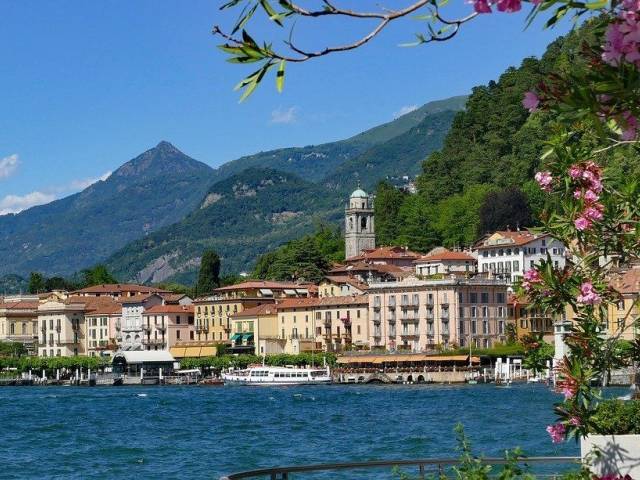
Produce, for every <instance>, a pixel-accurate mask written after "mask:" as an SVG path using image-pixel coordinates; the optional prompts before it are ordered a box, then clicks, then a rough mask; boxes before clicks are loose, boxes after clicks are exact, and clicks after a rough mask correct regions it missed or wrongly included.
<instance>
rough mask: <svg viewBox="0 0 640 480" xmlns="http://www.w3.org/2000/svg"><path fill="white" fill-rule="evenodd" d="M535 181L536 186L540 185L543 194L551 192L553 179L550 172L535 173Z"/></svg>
mask: <svg viewBox="0 0 640 480" xmlns="http://www.w3.org/2000/svg"><path fill="white" fill-rule="evenodd" d="M535 179H536V182H538V185H540V188H541V189H542V190H544V191H545V192H550V191H551V190H552V184H553V177H552V176H551V172H549V171H544V172H538V173H536V176H535Z"/></svg>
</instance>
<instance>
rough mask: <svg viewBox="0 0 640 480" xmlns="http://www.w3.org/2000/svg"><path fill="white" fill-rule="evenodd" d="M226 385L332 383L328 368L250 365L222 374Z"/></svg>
mask: <svg viewBox="0 0 640 480" xmlns="http://www.w3.org/2000/svg"><path fill="white" fill-rule="evenodd" d="M222 380H223V381H224V384H225V385H269V386H273V385H320V384H327V383H331V372H330V371H329V367H326V368H300V367H293V366H287V367H269V366H264V365H260V366H250V367H249V368H247V369H246V370H235V371H230V372H228V373H223V374H222Z"/></svg>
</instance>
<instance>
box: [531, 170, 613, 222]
mask: <svg viewBox="0 0 640 480" xmlns="http://www.w3.org/2000/svg"><path fill="white" fill-rule="evenodd" d="M568 173H569V176H570V177H571V178H572V179H573V180H574V181H575V182H576V183H578V188H577V189H576V190H575V191H574V192H573V197H574V198H575V199H578V200H579V199H582V200H583V201H584V209H583V210H582V213H580V215H579V216H578V217H577V218H576V219H575V220H574V225H575V227H576V228H577V229H578V230H580V231H584V230H588V229H589V228H591V226H592V225H593V222H597V221H600V220H602V218H603V217H604V215H603V212H604V205H602V204H601V203H600V202H598V200H600V193H602V170H601V169H600V167H599V166H598V165H597V164H595V163H594V162H587V163H586V164H584V165H572V166H571V167H570V168H569V172H568ZM538 183H539V182H538Z"/></svg>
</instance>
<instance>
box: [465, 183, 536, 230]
mask: <svg viewBox="0 0 640 480" xmlns="http://www.w3.org/2000/svg"><path fill="white" fill-rule="evenodd" d="M538 190H539V189H538ZM479 215H480V224H479V227H478V229H479V231H478V233H479V234H480V235H483V234H485V233H490V232H495V231H496V230H505V229H507V228H511V229H516V228H520V227H523V228H524V227H532V226H534V220H533V218H532V217H531V210H530V209H529V205H528V202H527V197H526V196H525V194H524V193H522V191H520V190H519V189H517V188H507V189H505V190H500V191H494V192H489V193H487V195H486V197H485V198H484V202H482V205H481V206H480V211H479Z"/></svg>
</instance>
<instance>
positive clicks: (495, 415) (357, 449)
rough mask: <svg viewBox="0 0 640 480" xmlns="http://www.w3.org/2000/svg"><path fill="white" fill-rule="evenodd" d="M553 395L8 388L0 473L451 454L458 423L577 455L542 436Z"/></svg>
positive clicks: (473, 431)
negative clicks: (0, 469)
mask: <svg viewBox="0 0 640 480" xmlns="http://www.w3.org/2000/svg"><path fill="white" fill-rule="evenodd" d="M558 399H559V397H558V395H556V394H554V393H552V392H550V391H549V390H548V389H547V388H546V387H544V386H543V385H514V386H513V387H511V388H498V387H495V386H493V385H465V386H423V385H420V386H353V385H347V386H317V387H313V386H306V387H278V388H269V387H193V386H192V387H98V388H86V387H84V388H82V387H44V388H40V387H5V388H0V425H1V428H2V435H1V436H0V460H1V465H2V466H3V471H2V473H0V478H4V479H8V478H70V479H76V478H77V479H85V478H100V479H103V478H114V479H115V478H117V479H120V478H150V477H156V478H163V479H164V478H191V479H194V478H210V479H214V478H218V477H219V476H220V475H223V474H226V473H230V472H234V471H241V470H247V469H252V468H258V467H267V466H276V465H291V464H304V463H325V462H336V461H355V460H366V459H371V460H373V459H397V458H426V457H455V456H456V455H457V454H456V452H455V441H454V435H453V428H454V426H455V424H456V422H462V424H463V425H464V427H465V430H466V432H467V434H468V436H469V437H470V438H471V440H472V442H473V444H474V449H475V450H476V451H477V452H478V453H482V454H484V455H486V456H502V452H503V450H504V449H505V448H513V447H515V446H520V447H522V448H523V449H524V451H525V453H526V454H527V455H530V456H534V455H577V454H578V448H577V446H576V444H575V442H571V443H568V444H564V445H562V446H560V447H558V446H555V445H553V444H552V443H551V442H550V441H549V437H548V435H547V433H546V432H545V427H546V425H548V424H549V423H551V422H552V421H553V418H554V416H553V413H552V409H551V406H552V404H553V402H555V401H557V400H558ZM369 476H370V477H371V478H373V476H374V475H373V474H372V473H369ZM325 478H353V477H352V476H349V475H347V474H346V473H344V472H343V473H338V474H332V475H331V476H330V477H325ZM376 478H377V477H376ZM386 478H390V477H389V476H388V475H387V477H386Z"/></svg>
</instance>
